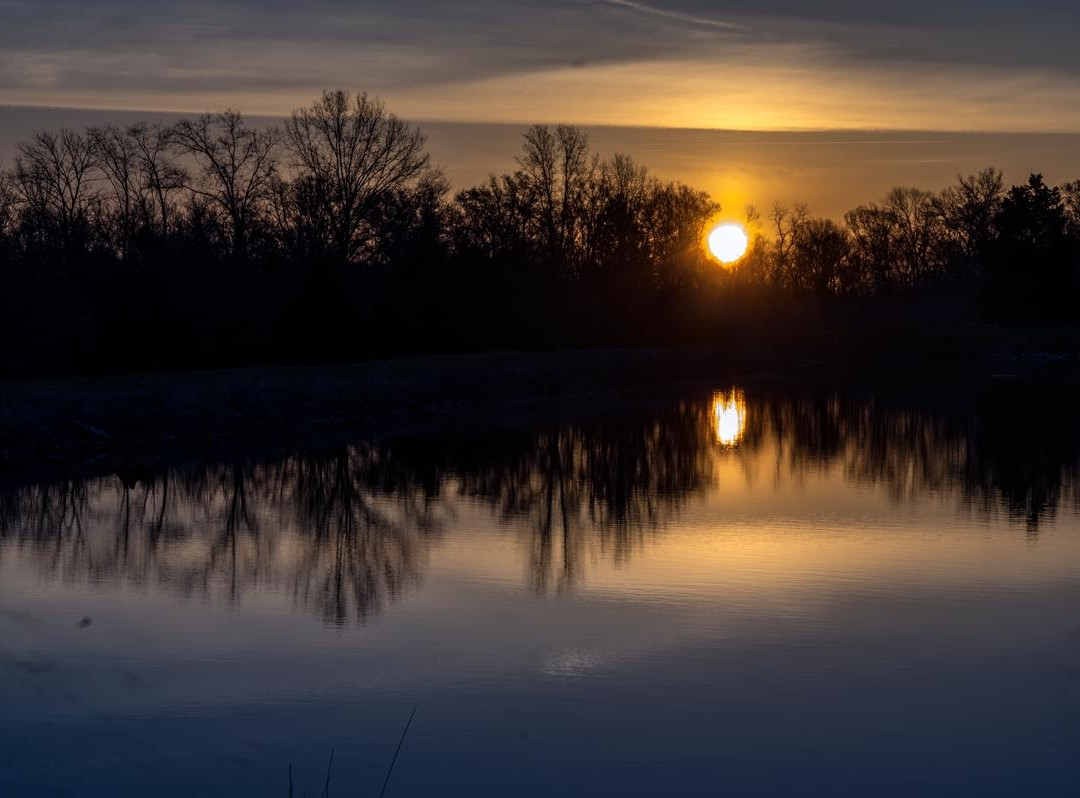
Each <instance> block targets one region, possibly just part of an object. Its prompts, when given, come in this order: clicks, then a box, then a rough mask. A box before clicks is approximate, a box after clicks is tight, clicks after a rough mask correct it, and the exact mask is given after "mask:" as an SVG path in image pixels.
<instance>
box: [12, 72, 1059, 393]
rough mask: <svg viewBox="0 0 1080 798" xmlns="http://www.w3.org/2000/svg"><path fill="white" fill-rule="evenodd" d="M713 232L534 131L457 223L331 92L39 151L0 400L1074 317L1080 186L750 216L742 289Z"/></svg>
mask: <svg viewBox="0 0 1080 798" xmlns="http://www.w3.org/2000/svg"><path fill="white" fill-rule="evenodd" d="M718 212H719V207H718V206H717V205H716V204H715V203H714V202H712V201H711V200H710V199H709V197H708V196H707V195H706V194H704V193H702V192H699V191H695V190H693V189H691V188H689V187H687V186H683V185H679V184H673V183H665V182H662V181H659V180H657V179H655V178H653V177H651V176H650V175H649V173H648V172H647V171H646V169H645V168H644V167H642V166H640V165H638V164H636V163H635V162H634V161H633V160H632V159H630V158H629V157H627V156H624V155H615V156H614V157H612V158H610V159H607V160H604V159H601V158H599V157H598V156H597V155H595V154H593V153H592V152H591V151H590V149H589V144H588V140H587V137H586V136H585V134H584V133H583V132H582V131H581V130H579V129H577V128H573V127H565V126H559V127H556V128H550V127H545V126H534V127H532V128H530V129H529V130H528V131H527V132H526V134H525V136H524V141H523V148H522V152H521V154H520V156H519V158H518V168H517V170H516V171H515V172H514V173H513V174H506V175H501V176H494V175H493V176H492V177H490V178H489V180H488V181H487V182H486V183H484V184H483V185H480V186H477V187H474V188H471V189H467V190H465V191H461V192H460V193H458V194H457V195H456V196H452V197H451V196H450V195H449V187H448V183H447V181H446V179H445V178H444V177H443V175H442V173H441V172H440V171H439V169H438V168H437V167H436V166H435V165H433V164H432V163H431V162H430V159H429V157H428V155H427V153H426V151H425V140H424V137H423V135H422V134H421V133H420V131H419V130H417V129H416V128H414V127H412V126H410V125H409V124H407V123H405V122H403V121H402V120H400V119H398V118H397V117H395V116H394V115H392V114H390V113H388V112H387V111H386V110H385V109H384V107H383V106H382V105H381V104H380V103H379V102H378V101H376V100H374V99H372V98H370V97H368V96H366V95H359V96H351V95H349V94H347V93H344V92H329V93H326V94H324V95H323V96H322V97H321V98H320V99H318V100H316V101H315V102H314V103H313V104H312V105H311V106H310V107H308V108H306V109H302V110H299V111H296V112H294V113H293V114H292V115H291V117H290V118H289V119H287V120H285V122H284V124H283V125H282V126H281V127H280V128H262V127H254V126H251V125H248V124H247V123H246V122H245V121H244V119H243V118H242V117H241V115H240V114H239V113H237V112H234V111H227V112H225V113H221V114H208V115H204V116H202V117H199V118H197V119H190V120H185V121H182V122H180V123H178V124H175V125H171V126H161V125H150V124H138V125H134V126H131V127H128V128H125V129H119V128H115V127H104V128H93V129H88V130H84V131H81V132H76V131H71V130H62V131H60V132H52V131H46V132H42V133H38V134H36V135H35V136H34V137H33V138H32V139H31V140H30V141H28V142H25V143H24V144H22V145H20V146H19V148H18V152H17V155H16V158H15V160H14V163H13V164H12V166H11V167H10V168H9V169H7V170H4V171H0V285H2V293H0V318H2V321H0V325H2V329H0V331H2V333H3V335H4V340H5V341H6V342H7V345H6V346H5V347H4V348H3V354H2V355H0V374H3V375H6V376H12V375H21V374H35V373H79V372H101V371H124V370H150V369H161V368H184V367H207V366H222V365H238V364H261V363H295V362H305V363H318V362H328V361H340V360H351V359H359V358H365V357H370V356H380V355H393V354H397V353H403V352H417V351H426V352H430V351H438V350H448V349H454V350H461V349H482V348H503V347H559V346H575V345H607V344H625V345H634V344H674V343H710V342H713V341H715V340H716V339H717V337H718V336H720V335H721V334H722V333H724V332H730V331H731V329H732V325H733V324H734V321H733V319H736V318H737V317H738V314H739V313H746V312H747V311H746V308H748V307H753V308H756V309H757V311H756V312H757V314H758V317H759V321H761V322H762V324H764V325H765V326H768V324H769V320H770V318H773V319H779V317H780V316H782V315H783V313H784V310H783V308H785V307H790V303H789V304H787V305H785V302H786V301H788V300H787V299H786V298H790V297H798V298H799V299H798V302H800V303H802V302H807V301H810V300H808V299H806V298H807V297H814V298H815V299H814V300H813V301H815V302H818V301H822V300H821V299H820V298H823V297H827V298H829V299H828V301H833V298H835V297H855V298H858V301H859V302H870V301H871V299H870V298H872V297H882V296H890V295H896V294H910V293H912V292H919V293H923V294H925V293H927V292H929V293H932V294H934V295H936V296H947V297H961V298H967V299H970V300H974V299H977V300H979V303H980V305H981V307H982V309H983V311H984V313H985V314H986V315H988V316H989V317H991V318H995V319H1001V320H1020V321H1039V322H1043V321H1046V322H1057V321H1062V320H1072V319H1074V318H1075V317H1076V308H1077V301H1076V300H1077V297H1078V276H1077V275H1078V260H1080V259H1078V255H1077V252H1078V246H1080V244H1078V242H1080V183H1070V184H1066V185H1064V186H1062V187H1060V188H1051V187H1048V186H1046V185H1044V183H1043V181H1042V180H1041V178H1039V177H1032V179H1031V181H1030V182H1029V183H1028V184H1027V185H1024V186H1017V187H1014V188H1012V189H1006V187H1005V185H1004V183H1003V180H1002V176H1001V174H1000V173H998V172H995V171H993V170H990V171H987V172H984V173H982V174H980V175H977V176H974V177H970V178H964V179H961V180H960V181H959V183H958V184H957V185H955V186H953V187H951V188H948V189H946V190H945V191H942V192H940V193H936V194H935V193H930V192H923V191H918V190H914V189H896V190H894V191H893V192H892V193H890V194H889V195H888V197H886V199H885V200H884V202H883V203H881V204H880V205H868V206H863V207H860V208H856V209H855V210H853V211H851V212H850V213H849V214H847V216H846V218H845V220H844V223H843V224H840V223H838V222H835V221H832V220H828V219H815V218H812V217H810V216H809V215H808V213H807V212H806V210H805V209H803V208H796V209H794V210H792V211H787V210H784V209H776V210H775V211H774V212H773V213H772V214H771V216H770V217H769V218H768V219H767V220H759V219H757V218H756V215H755V214H752V218H751V222H752V223H754V224H755V225H757V226H759V227H760V229H761V230H762V234H761V235H759V236H758V237H757V240H756V242H755V243H754V245H753V246H752V247H751V250H750V252H749V253H748V254H747V256H746V257H745V258H744V259H743V260H742V261H741V262H740V264H739V265H738V267H737V268H736V269H734V270H725V269H722V268H720V267H719V266H718V265H717V264H716V263H715V262H714V261H712V259H711V258H710V257H709V256H708V255H707V253H706V252H705V250H704V247H703V243H702V242H703V239H704V234H705V232H706V230H707V227H708V225H709V224H710V222H711V221H712V220H713V219H715V218H716V216H717V214H718Z"/></svg>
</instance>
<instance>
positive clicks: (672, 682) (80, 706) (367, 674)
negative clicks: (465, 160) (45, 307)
mask: <svg viewBox="0 0 1080 798" xmlns="http://www.w3.org/2000/svg"><path fill="white" fill-rule="evenodd" d="M1070 402H1071V400H1070V399H1069V397H1068V394H1067V393H1066V394H1064V395H1062V394H1061V393H1060V392H1055V391H1054V390H1053V389H1050V388H1045V387H1043V388H1037V389H1029V388H1024V389H1022V390H1021V389H1017V388H1012V387H1008V386H1006V387H1005V388H1002V387H1000V386H989V387H986V386H984V387H981V388H979V389H977V390H976V389H973V390H972V392H971V394H970V395H968V394H965V395H962V396H958V397H956V398H955V399H953V400H951V401H938V400H935V401H933V402H931V401H930V400H927V399H926V398H925V397H923V398H915V399H913V398H910V397H908V398H906V399H902V398H896V397H883V396H881V395H879V394H868V393H860V394H859V395H857V396H855V395H849V394H845V393H842V392H840V393H837V392H822V391H816V392H808V393H795V394H793V393H792V392H790V391H785V392H779V391H777V390H776V389H769V390H761V389H751V388H749V387H745V388H739V387H734V388H733V387H732V386H719V387H718V388H717V390H716V391H715V392H713V391H706V392H700V391H692V392H691V391H688V393H687V396H686V397H685V398H683V399H681V400H679V401H677V402H656V403H648V404H642V405H641V406H637V405H633V404H632V403H626V402H623V403H621V404H619V405H618V406H617V407H613V408H610V409H608V408H601V409H598V410H597V412H596V413H594V414H593V415H592V416H591V417H574V418H569V417H567V418H562V417H559V418H556V419H555V420H552V419H551V418H547V419H546V420H544V421H543V422H536V423H535V424H532V425H529V424H521V423H517V424H515V425H513V426H511V425H507V426H506V428H497V429H495V430H494V431H493V430H492V429H488V430H469V429H463V430H454V431H453V432H452V433H451V432H449V431H448V432H447V434H445V435H442V434H440V435H425V436H411V437H408V438H400V437H390V438H385V439H381V440H378V441H350V442H343V443H342V445H341V446H340V447H337V448H334V449H331V450H325V451H320V452H298V453H291V454H287V455H282V456H281V457H279V458H269V459H265V458H264V459H261V460H250V459H249V460H245V459H244V458H242V457H239V458H238V459H237V460H236V461H234V462H228V463H213V464H205V465H199V466H185V467H183V468H176V469H172V470H161V471H159V472H147V471H146V470H141V471H139V472H137V473H138V477H135V476H134V475H133V474H132V473H128V472H126V471H124V470H123V469H121V470H120V472H119V473H117V474H111V473H104V474H98V475H86V476H84V477H81V478H79V479H72V480H69V481H56V482H53V483H49V484H39V485H18V484H8V485H5V486H4V487H3V489H2V492H0V795H3V796H9V795H10V796H22V795H28V796H29V795H34V796H41V795H73V796H84V795H91V796H96V795H102V796H106V795H107V796H145V795H159V796H194V795H223V796H224V795H227V796H248V795H251V796H267V795H282V796H284V795H286V794H287V773H288V769H289V768H290V766H291V769H292V778H293V781H294V783H295V787H296V793H295V794H296V795H302V794H304V792H306V793H307V794H308V795H319V794H321V793H322V791H323V788H324V783H325V780H326V777H327V766H328V762H329V759H330V755H331V751H333V764H332V767H331V768H330V773H329V775H330V788H329V794H330V795H377V794H378V792H379V789H380V787H381V785H382V783H383V780H384V778H385V776H386V773H387V768H388V765H389V763H390V760H391V757H392V755H393V753H394V749H395V747H396V745H397V743H398V740H399V737H400V735H401V732H402V729H403V727H404V726H405V722H406V720H407V719H408V717H409V714H410V712H411V711H412V710H413V709H414V708H416V715H415V718H414V720H413V722H412V725H411V727H410V728H409V731H408V733H407V735H406V736H405V739H404V743H403V745H402V749H401V754H400V757H399V759H398V761H397V763H396V766H395V768H394V771H393V774H392V777H391V780H390V784H389V787H388V789H387V793H386V794H387V795H391V796H413V795H417V796H419V795H438V794H448V795H458V794H461V795H522V796H531V795H619V796H637V795H642V796H644V795H656V794H666V795H740V796H743V795H763V796H772V795H792V794H799V795H823V796H824V795H829V796H838V795H840V796H844V795H851V796H856V795H859V796H862V795H905V796H907V795H912V794H920V795H969V794H978V795H1018V794H1028V795H1072V794H1075V789H1076V784H1077V780H1078V777H1080V614H1078V613H1077V611H1076V608H1077V607H1080V516H1078V514H1077V497H1078V495H1080V492H1078V484H1080V483H1078V480H1077V473H1078V472H1077V463H1078V461H1080V455H1078V452H1080V434H1078V432H1080V422H1078V421H1077V420H1075V419H1073V418H1072V414H1071V413H1069V412H1068V408H1069V407H1070Z"/></svg>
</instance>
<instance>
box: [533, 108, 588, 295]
mask: <svg viewBox="0 0 1080 798" xmlns="http://www.w3.org/2000/svg"><path fill="white" fill-rule="evenodd" d="M518 163H519V164H520V166H521V170H522V173H523V174H524V175H525V176H526V177H527V179H528V181H529V182H530V183H531V184H532V185H533V186H534V187H535V190H536V192H537V195H538V197H539V201H540V214H541V219H542V220H543V226H544V236H545V245H546V249H547V254H548V257H549V258H550V260H551V263H552V266H553V268H554V269H555V271H556V272H557V273H561V274H564V275H565V274H567V273H570V274H573V273H574V272H575V271H576V267H577V266H578V265H579V264H577V263H576V262H575V261H576V260H578V257H577V256H578V255H579V252H578V251H577V250H578V249H579V247H578V244H579V243H580V237H581V232H582V231H581V227H582V220H583V215H584V214H583V210H584V207H585V203H586V200H587V195H588V190H589V185H590V183H591V182H592V180H593V178H594V176H595V174H596V170H597V168H598V159H597V158H596V157H595V156H592V157H590V155H589V137H588V136H587V135H586V134H585V131H583V130H582V129H581V128H578V127H572V126H569V125H559V126H558V127H556V128H555V129H554V130H552V129H551V128H550V127H548V126H547V125H533V126H532V127H530V128H529V129H528V130H527V131H525V142H524V152H523V154H522V155H521V157H520V158H518Z"/></svg>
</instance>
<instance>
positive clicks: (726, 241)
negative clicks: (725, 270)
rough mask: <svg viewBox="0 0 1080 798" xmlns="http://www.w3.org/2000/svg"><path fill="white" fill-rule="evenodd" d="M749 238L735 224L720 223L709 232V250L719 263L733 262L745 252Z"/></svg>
mask: <svg viewBox="0 0 1080 798" xmlns="http://www.w3.org/2000/svg"><path fill="white" fill-rule="evenodd" d="M749 243H750V239H749V238H748V237H747V235H746V231H745V230H743V229H742V227H740V226H739V225H737V224H722V225H718V226H717V227H715V228H713V230H712V232H711V233H709V252H711V253H712V254H713V257H715V258H716V259H717V260H718V261H720V262H721V263H734V262H735V261H737V260H738V259H739V258H741V257H742V256H743V255H744V254H745V253H746V247H747V246H748V245H749Z"/></svg>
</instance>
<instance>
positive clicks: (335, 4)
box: [0, 0, 1080, 132]
mask: <svg viewBox="0 0 1080 798" xmlns="http://www.w3.org/2000/svg"><path fill="white" fill-rule="evenodd" d="M0 19H2V20H3V24H2V25H0V104H5V105H33V106H62V107H75V108H109V109H153V110H179V111H201V110H205V109H213V108H223V107H226V106H231V107H239V108H241V109H243V110H244V111H246V112H248V113H252V114H271V115H275V114H284V113H286V112H288V111H289V110H290V109H292V108H294V107H296V106H298V105H302V104H306V102H308V101H309V100H310V98H311V97H312V96H313V95H315V94H317V93H318V92H320V91H321V90H322V89H324V88H337V87H341V88H349V89H352V90H367V91H369V92H373V93H376V94H378V95H379V96H380V97H382V98H383V99H384V100H385V101H386V102H387V104H388V105H389V106H390V108H391V110H393V111H395V112H397V113H398V114H400V115H402V116H405V117H407V118H410V119H414V120H447V121H467V122H512V123H519V122H528V121H544V122H554V121H567V122H574V123H579V124H591V125H635V126H649V127H653V126H659V127H692V128H735V129H747V130H798V129H803V130H805V129H810V130H814V129H845V128H846V129H852V128H858V129H902V130H946V131H973V130H978V131H1025V132H1037V131H1062V132H1078V131H1080V48H1077V47H1076V46H1075V37H1076V33H1077V31H1080V3H1077V2H1075V0H1028V2H1025V3H1020V2H1017V1H1016V0H904V2H886V1H883V2H877V1H874V2H871V1H870V0H820V1H819V2H808V1H807V0H714V1H713V2H707V1H706V0H649V1H648V2H644V1H643V0H458V1H457V2H454V1H453V0H352V1H351V2H346V0H316V2H306V3H300V2H295V0H264V2H254V1H253V0H191V1H190V2H184V3H177V2H165V1H164V0H50V2H42V0H0Z"/></svg>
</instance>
